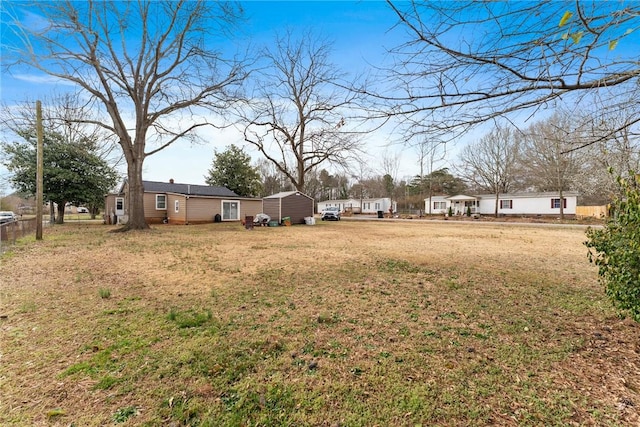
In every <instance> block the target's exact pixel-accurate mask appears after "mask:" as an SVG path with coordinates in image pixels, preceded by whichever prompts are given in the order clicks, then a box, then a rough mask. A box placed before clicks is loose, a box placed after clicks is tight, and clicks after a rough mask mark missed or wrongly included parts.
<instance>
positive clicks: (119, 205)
mask: <svg viewBox="0 0 640 427" xmlns="http://www.w3.org/2000/svg"><path fill="white" fill-rule="evenodd" d="M116 212H124V197H116Z"/></svg>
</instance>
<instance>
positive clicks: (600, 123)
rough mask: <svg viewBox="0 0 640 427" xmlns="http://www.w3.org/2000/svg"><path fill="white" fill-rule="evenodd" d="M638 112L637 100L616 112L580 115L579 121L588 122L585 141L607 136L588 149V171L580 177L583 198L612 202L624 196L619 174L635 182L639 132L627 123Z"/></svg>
mask: <svg viewBox="0 0 640 427" xmlns="http://www.w3.org/2000/svg"><path fill="white" fill-rule="evenodd" d="M639 115H640V112H639V111H638V108H637V101H636V105H635V106H634V105H633V103H631V102H630V103H629V104H628V106H627V108H623V109H620V110H619V111H617V112H616V113H615V114H607V113H606V112H605V113H604V114H601V115H598V116H596V117H594V116H593V115H592V114H588V115H587V114H585V115H583V116H582V117H580V122H581V123H585V124H587V125H588V126H584V127H586V129H585V130H584V132H585V133H586V134H587V135H586V136H585V137H584V138H583V140H591V139H593V138H594V136H596V137H600V136H603V135H608V136H607V137H606V138H599V141H598V143H597V144H593V145H592V146H590V147H588V148H587V154H588V156H587V157H586V160H585V169H586V171H585V173H584V175H583V177H582V179H581V180H580V190H581V194H582V195H583V196H584V197H583V200H585V201H587V202H591V203H599V204H605V203H609V202H610V201H611V200H613V199H614V198H615V196H621V194H619V193H618V192H619V191H620V186H619V185H618V183H617V180H616V177H617V176H621V177H623V178H625V179H628V180H630V181H633V178H634V175H635V173H636V172H637V171H639V170H640V135H638V133H637V132H634V129H633V128H632V127H631V126H628V123H630V122H631V121H633V120H634V118H635V117H638V116H639ZM580 145H582V144H580Z"/></svg>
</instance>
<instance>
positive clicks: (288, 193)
mask: <svg viewBox="0 0 640 427" xmlns="http://www.w3.org/2000/svg"><path fill="white" fill-rule="evenodd" d="M293 195H299V196H304V197H306V198H308V199H311V197H309V196H307V195H306V194H304V193H301V192H300V191H281V192H280V193H276V194H272V195H270V196H266V197H265V199H284V198H285V197H289V196H293Z"/></svg>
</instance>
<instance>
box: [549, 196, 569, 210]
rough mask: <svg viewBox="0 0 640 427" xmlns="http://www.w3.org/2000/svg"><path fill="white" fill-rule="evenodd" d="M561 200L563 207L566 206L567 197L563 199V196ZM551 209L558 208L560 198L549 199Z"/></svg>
mask: <svg viewBox="0 0 640 427" xmlns="http://www.w3.org/2000/svg"><path fill="white" fill-rule="evenodd" d="M562 201H563V202H564V203H563V205H564V206H562V207H563V208H564V209H566V208H567V199H565V198H564V197H563V198H562ZM551 209H560V199H551Z"/></svg>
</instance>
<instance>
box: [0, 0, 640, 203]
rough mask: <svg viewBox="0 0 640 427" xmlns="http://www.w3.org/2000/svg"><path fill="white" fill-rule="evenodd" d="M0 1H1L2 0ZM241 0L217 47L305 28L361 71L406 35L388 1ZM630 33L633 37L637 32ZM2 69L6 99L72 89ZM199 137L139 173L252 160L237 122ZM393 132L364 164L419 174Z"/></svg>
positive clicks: (377, 140) (377, 138)
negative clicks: (232, 157)
mask: <svg viewBox="0 0 640 427" xmlns="http://www.w3.org/2000/svg"><path fill="white" fill-rule="evenodd" d="M4 4H7V1H6V0H5V1H4ZM242 4H243V8H244V10H245V14H246V21H245V22H244V24H243V25H242V27H241V29H240V30H238V32H237V33H236V34H234V39H233V40H231V41H229V42H227V44H225V45H224V46H223V49H224V50H226V51H229V52H233V51H235V50H236V49H241V48H242V47H243V46H245V45H246V44H247V43H248V42H250V43H251V44H252V45H253V46H255V47H259V46H261V45H263V44H264V43H268V42H269V41H270V40H273V37H274V34H275V33H276V32H277V31H279V32H282V31H283V30H285V29H291V30H293V31H294V32H303V31H311V32H312V33H313V34H315V35H320V36H324V37H326V38H327V39H329V40H331V41H333V58H332V60H333V62H334V63H336V64H337V65H338V66H339V67H340V68H341V69H342V70H343V71H346V72H349V73H352V74H359V73H363V72H367V71H370V70H371V65H382V64H383V63H385V61H388V60H389V58H388V57H387V55H386V52H387V50H388V49H391V48H393V47H395V46H398V45H399V44H401V43H402V41H403V38H404V36H405V33H404V30H403V29H402V28H393V26H394V24H395V23H396V22H397V17H396V15H395V14H394V12H393V11H392V10H391V9H390V8H389V6H388V5H387V4H386V2H384V1H380V0H368V1H279V2H274V1H245V2H243V3H242ZM603 4H605V3H603ZM606 4H610V3H606ZM613 4H614V6H613V7H617V6H619V5H620V4H619V3H618V2H613ZM25 16H26V18H29V19H34V20H35V22H37V19H38V18H37V17H36V16H29V14H28V11H26V13H25ZM26 18H25V19H26ZM553 25H555V24H553ZM1 30H2V36H3V37H6V31H5V27H4V25H3V27H2V29H1ZM638 32H640V31H638ZM472 36H473V35H472ZM635 40H638V39H637V35H636V37H635ZM636 47H637V44H636V43H627V44H623V45H622V46H621V47H619V48H618V49H617V50H615V51H613V52H610V53H609V54H611V55H618V54H621V53H622V50H623V49H625V48H630V49H632V50H635V49H636ZM634 54H637V53H634ZM5 71H6V70H5V68H4V67H3V68H2V75H1V76H0V98H1V100H2V102H3V104H5V105H11V104H14V103H20V102H24V101H25V100H29V101H35V100H36V99H39V98H43V99H46V98H47V97H49V98H50V97H51V96H53V95H54V94H58V93H61V92H65V91H67V90H69V88H70V87H69V85H68V83H64V82H55V81H53V80H52V79H51V78H50V77H48V76H46V75H44V74H41V73H38V72H36V71H34V70H20V71H19V72H18V71H17V70H16V71H14V73H13V74H8V73H6V72H5ZM481 129H482V128H481ZM204 137H205V138H206V140H207V141H208V142H207V143H206V144H199V145H192V144H190V143H189V142H177V143H174V144H173V145H172V146H170V147H168V148H167V149H165V150H163V151H161V152H159V153H157V154H154V155H153V156H151V157H148V158H147V159H146V160H145V172H144V178H145V179H148V180H163V181H164V180H168V179H169V178H173V179H175V180H176V181H177V182H184V183H192V184H203V183H204V175H205V174H206V173H207V170H208V169H209V167H210V166H211V162H212V160H213V156H214V150H218V151H222V150H224V149H225V147H227V146H228V145H230V144H236V145H239V146H245V147H246V149H247V152H249V153H250V154H251V155H252V157H254V159H258V158H259V155H258V154H257V153H256V152H255V151H253V149H252V148H251V147H249V146H246V145H245V143H244V141H243V138H242V135H241V133H240V132H238V131H237V130H236V129H233V128H229V129H225V130H209V131H207V133H206V135H204ZM469 138H471V136H469V135H467V136H466V137H465V139H462V140H460V142H458V143H457V145H456V146H449V147H448V149H449V151H448V156H449V157H448V160H449V161H453V160H455V153H456V149H457V148H458V147H459V146H461V145H463V144H464V143H465V140H469ZM395 139H396V135H394V131H393V128H392V127H391V126H388V127H386V128H383V129H382V130H381V131H380V132H377V133H375V134H372V135H370V136H369V137H367V138H366V149H367V151H368V152H369V153H370V154H371V159H370V162H369V166H370V168H371V169H372V170H373V171H374V173H376V172H377V173H378V174H380V170H381V168H380V166H381V165H380V164H377V163H378V162H380V160H381V157H382V153H385V152H386V153H388V154H389V155H392V154H393V153H396V155H397V156H398V159H399V161H400V168H399V170H398V174H397V178H399V179H401V178H404V177H408V176H411V175H415V174H417V173H418V172H419V165H418V160H417V150H416V149H414V148H407V147H402V146H400V145H393V146H390V147H387V143H388V142H390V141H394V140H395ZM434 166H435V167H436V168H438V167H442V166H448V164H447V163H446V160H445V161H443V162H439V163H437V164H435V165H434ZM0 177H2V178H5V177H6V170H4V169H3V168H2V166H0ZM3 191H5V192H6V191H7V189H6V188H2V187H1V186H0V193H2V192H3Z"/></svg>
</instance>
